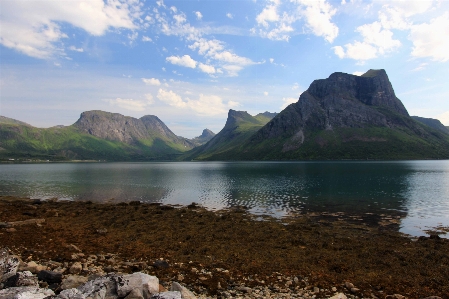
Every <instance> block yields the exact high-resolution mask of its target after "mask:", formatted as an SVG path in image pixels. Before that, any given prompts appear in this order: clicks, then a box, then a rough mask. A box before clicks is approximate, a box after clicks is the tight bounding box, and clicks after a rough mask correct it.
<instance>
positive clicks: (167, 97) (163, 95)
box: [157, 88, 187, 108]
mask: <svg viewBox="0 0 449 299" xmlns="http://www.w3.org/2000/svg"><path fill="white" fill-rule="evenodd" d="M157 98H158V99H159V100H161V101H162V102H164V103H167V104H169V105H170V106H172V107H177V108H184V107H186V106H187V104H186V103H185V102H184V101H183V100H182V98H181V96H180V95H178V94H176V93H175V92H173V91H171V90H169V91H166V90H164V89H162V88H161V89H159V91H158V93H157Z"/></svg>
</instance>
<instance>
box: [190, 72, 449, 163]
mask: <svg viewBox="0 0 449 299" xmlns="http://www.w3.org/2000/svg"><path fill="white" fill-rule="evenodd" d="M231 114H232V113H231V112H230V116H229V117H228V122H227V125H226V126H225V128H224V129H223V131H226V128H227V126H228V123H229V122H231V123H232V122H233V121H234V120H233V117H232V115H231ZM228 131H229V130H228ZM221 133H222V132H220V133H219V134H217V136H216V137H215V138H213V139H212V140H211V141H209V142H208V143H207V144H205V145H204V146H202V147H201V149H202V150H203V151H202V152H198V151H199V149H200V148H197V149H194V150H193V151H191V152H189V154H190V153H194V154H193V155H189V158H191V159H198V160H202V159H232V160H310V159H437V158H446V159H447V158H449V136H447V134H445V133H443V132H442V131H440V130H436V129H434V128H432V127H429V126H427V125H424V124H422V123H421V122H418V121H415V120H414V119H413V118H411V117H410V116H409V114H408V112H407V110H406V109H405V107H404V105H403V104H402V102H401V101H400V100H399V99H398V98H397V97H396V95H395V93H394V90H393V87H392V85H391V83H390V81H389V79H388V76H387V74H386V72H385V71H384V70H369V71H368V72H366V73H365V74H363V75H362V76H355V75H350V74H345V73H340V72H338V73H333V74H331V75H330V76H329V78H327V79H321V80H315V81H313V82H312V84H311V85H310V87H309V88H308V89H307V90H306V91H305V92H303V93H302V94H301V96H300V98H299V100H298V102H297V103H294V104H290V105H289V106H288V107H287V108H285V109H284V110H283V111H282V112H280V113H279V114H277V115H276V116H275V117H274V118H273V119H271V120H270V121H269V122H268V123H267V124H265V125H264V126H263V127H255V128H253V130H252V131H247V132H246V133H247V134H246V135H245V136H242V138H240V139H239V141H238V144H235V145H234V146H233V147H231V148H229V147H228V148H227V151H226V153H225V154H223V151H222V150H221V149H222V148H224V147H226V145H227V144H229V138H228V139H223V140H221V139H219V138H218V137H219V135H221ZM228 135H229V134H228ZM195 154H196V155H195Z"/></svg>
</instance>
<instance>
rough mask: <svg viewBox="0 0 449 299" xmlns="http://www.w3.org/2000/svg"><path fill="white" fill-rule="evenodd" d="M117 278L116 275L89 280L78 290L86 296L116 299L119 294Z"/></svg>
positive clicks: (94, 298)
mask: <svg viewBox="0 0 449 299" xmlns="http://www.w3.org/2000/svg"><path fill="white" fill-rule="evenodd" d="M115 278H116V276H115V275H107V276H103V277H99V278H97V279H94V280H90V281H88V282H87V283H85V284H83V285H82V286H79V287H78V290H79V291H80V293H81V294H83V295H84V296H85V297H86V298H87V297H92V298H93V299H97V298H98V299H116V298H118V296H117V287H116V283H115Z"/></svg>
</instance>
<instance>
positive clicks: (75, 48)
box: [69, 46, 84, 52]
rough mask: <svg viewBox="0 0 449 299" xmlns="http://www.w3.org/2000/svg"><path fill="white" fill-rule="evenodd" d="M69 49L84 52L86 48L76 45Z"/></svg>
mask: <svg viewBox="0 0 449 299" xmlns="http://www.w3.org/2000/svg"><path fill="white" fill-rule="evenodd" d="M69 50H70V51H76V52H84V49H83V48H77V47H75V46H70V47H69Z"/></svg>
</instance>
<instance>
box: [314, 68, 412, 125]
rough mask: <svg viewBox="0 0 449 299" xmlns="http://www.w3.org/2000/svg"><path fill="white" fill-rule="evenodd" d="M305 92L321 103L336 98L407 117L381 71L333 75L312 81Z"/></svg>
mask: <svg viewBox="0 0 449 299" xmlns="http://www.w3.org/2000/svg"><path fill="white" fill-rule="evenodd" d="M307 92H308V93H309V94H310V95H312V96H313V97H315V98H318V99H322V101H323V100H324V101H325V100H329V99H331V98H336V97H338V98H343V99H353V100H357V101H360V102H362V103H363V104H365V105H368V106H377V107H383V108H387V109H389V110H392V111H394V112H396V113H399V114H402V115H405V116H409V114H408V112H407V110H406V109H405V107H404V105H403V104H402V102H401V101H400V100H399V99H398V98H397V97H396V95H395V93H394V90H393V86H392V85H391V83H390V80H389V79H388V76H387V73H386V72H385V70H383V69H380V70H369V71H367V72H366V73H365V74H363V75H362V76H356V75H350V74H346V73H341V72H337V73H333V74H331V75H330V76H329V78H327V79H320V80H315V81H313V82H312V84H311V85H310V87H309V89H308V90H307Z"/></svg>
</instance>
